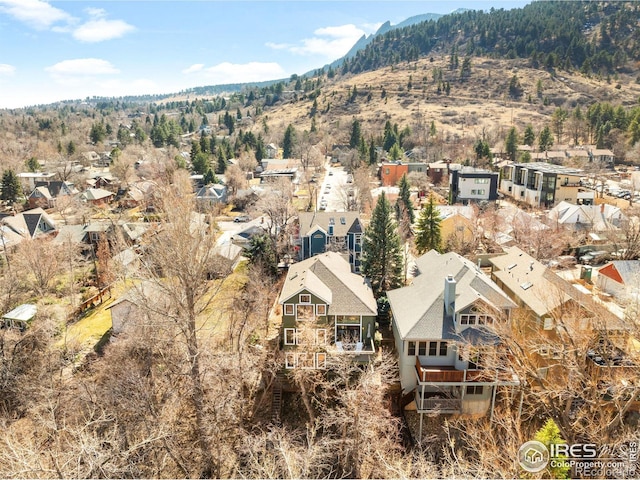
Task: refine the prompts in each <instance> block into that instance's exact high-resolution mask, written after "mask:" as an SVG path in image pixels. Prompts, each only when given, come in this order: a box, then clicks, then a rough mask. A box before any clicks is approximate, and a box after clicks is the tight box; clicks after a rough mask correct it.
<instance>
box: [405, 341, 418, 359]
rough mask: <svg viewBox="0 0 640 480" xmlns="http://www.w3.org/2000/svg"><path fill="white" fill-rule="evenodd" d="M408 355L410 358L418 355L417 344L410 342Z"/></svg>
mask: <svg viewBox="0 0 640 480" xmlns="http://www.w3.org/2000/svg"><path fill="white" fill-rule="evenodd" d="M407 354H408V355H409V356H410V357H414V356H415V354H416V342H409V343H408V344H407Z"/></svg>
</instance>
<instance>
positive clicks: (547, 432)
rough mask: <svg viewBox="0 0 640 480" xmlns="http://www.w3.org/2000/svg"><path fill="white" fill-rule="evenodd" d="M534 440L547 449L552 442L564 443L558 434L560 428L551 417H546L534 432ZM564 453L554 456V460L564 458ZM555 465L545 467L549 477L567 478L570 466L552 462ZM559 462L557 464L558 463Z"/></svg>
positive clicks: (554, 443)
mask: <svg viewBox="0 0 640 480" xmlns="http://www.w3.org/2000/svg"><path fill="white" fill-rule="evenodd" d="M534 440H537V441H539V442H540V443H543V444H544V446H545V447H547V449H548V448H549V447H550V446H551V445H552V444H553V445H558V444H563V443H566V442H565V441H564V439H563V438H562V436H561V435H560V429H559V428H558V425H556V422H554V421H553V419H552V418H550V419H548V420H547V421H546V423H545V424H544V425H543V426H542V428H541V429H540V430H538V431H537V432H536V434H535V437H534ZM566 458H567V457H566V455H558V456H556V457H554V459H555V460H560V461H562V460H566ZM554 463H555V464H556V465H555V466H549V467H547V472H548V474H549V476H550V477H551V478H569V475H570V473H571V467H569V466H566V467H565V466H562V462H554ZM558 464H559V465H558Z"/></svg>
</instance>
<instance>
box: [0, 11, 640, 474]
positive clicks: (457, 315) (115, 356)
mask: <svg viewBox="0 0 640 480" xmlns="http://www.w3.org/2000/svg"><path fill="white" fill-rule="evenodd" d="M125 3H128V2H125ZM0 4H2V2H0ZM33 5H37V6H39V7H42V8H54V6H53V4H52V3H48V2H45V1H44V0H35V3H34V4H33ZM269 6H271V5H269ZM280 6H284V5H280ZM262 7H264V6H261V7H260V8H262ZM12 8H13V7H12ZM15 8H18V6H16V7H15ZM34 8H35V7H34ZM56 8H57V7H56ZM163 8H164V7H163ZM286 8H299V6H295V7H294V5H293V4H292V5H289V4H287V5H286ZM340 8H344V7H343V6H341V5H336V9H340ZM397 8H399V9H400V10H402V9H403V8H404V6H400V4H398V6H397ZM637 10H638V9H637V7H635V6H634V5H632V4H629V3H628V2H601V3H598V4H596V3H591V2H586V3H585V2H533V3H532V4H531V5H527V6H526V7H525V8H522V9H514V10H504V9H502V8H500V9H499V10H496V9H494V8H492V9H491V10H487V11H483V10H460V11H457V12H454V13H451V14H446V15H445V14H443V15H440V16H438V17H434V18H429V19H426V20H425V19H424V18H421V19H419V20H417V19H416V18H413V19H409V20H407V23H406V24H404V25H400V26H397V25H392V24H391V23H390V22H387V24H381V25H382V26H381V27H379V29H380V30H379V31H378V32H377V33H372V34H371V36H370V37H369V36H367V35H366V34H365V35H362V39H361V40H360V41H358V44H356V46H357V48H356V47H355V46H354V53H353V55H346V56H345V57H343V58H341V59H340V61H338V63H333V64H327V65H325V67H322V68H319V69H318V70H316V71H309V72H308V73H307V74H291V75H290V76H289V77H288V75H284V74H283V75H282V78H283V79H282V80H273V81H266V82H254V83H235V82H234V81H232V79H231V78H230V79H229V81H228V82H227V83H225V84H224V88H223V87H222V86H220V85H213V86H208V87H204V86H202V87H194V88H185V89H183V90H181V91H178V92H174V93H173V94H171V95H169V94H167V95H160V94H157V95H156V94H151V93H149V94H144V95H139V96H135V95H133V96H122V97H100V96H95V97H91V96H88V97H86V98H84V99H78V100H65V101H60V102H56V103H52V104H46V105H45V104H42V105H33V106H26V107H24V108H16V109H9V108H7V109H0V166H1V167H2V168H1V170H2V178H1V179H0V425H1V426H2V428H0V477H7V478H45V477H46V478H48V477H57V478H99V477H100V478H357V479H359V478H498V477H500V478H636V477H637V472H638V471H640V470H638V469H636V462H637V458H636V457H637V455H636V453H634V452H636V450H637V442H638V437H637V435H638V433H637V432H638V429H639V428H640V376H639V374H640V322H639V320H638V319H639V318H640V297H639V296H640V109H639V108H638V107H637V102H638V98H640V82H639V81H638V78H640V76H638V73H637V65H640V63H638V61H637V60H638V56H639V55H638V53H637V48H636V43H637V39H636V36H635V33H634V32H636V30H637V28H638V25H637V23H638V22H637V13H638V12H637ZM403 11H404V10H403ZM11 12H13V10H11V9H9V7H7V8H6V9H5V8H3V7H1V6H0V17H2V18H3V19H4V17H5V16H11V15H12V13H11ZM85 13H86V14H87V15H93V17H92V18H94V20H93V21H96V22H107V23H105V25H106V24H108V22H111V21H112V20H110V19H108V18H107V14H106V11H102V10H101V9H100V8H96V9H90V11H87V12H85ZM194 14H197V12H194ZM12 18H13V17H12ZM25 18H26V17H25ZM29 18H30V17H29ZM60 18H62V17H60ZM64 18H67V17H64ZM73 18H75V17H73ZM68 19H69V26H68V28H71V25H72V24H73V22H77V21H79V20H77V19H75V20H74V19H72V17H71V16H69V17H68ZM443 19H444V20H443ZM558 19H561V22H560V23H562V24H564V25H566V31H565V30H564V29H562V28H560V27H559V26H558ZM541 22H543V23H541ZM354 25H355V24H354ZM525 26H526V28H525ZM543 27H545V28H543ZM158 28H160V27H158ZM336 28H337V27H336ZM358 28H359V27H358ZM58 30H59V31H58ZM529 30H535V31H536V32H538V33H537V34H536V35H537V36H536V35H533V34H530V33H528V32H529ZM159 31H160V30H159ZM162 31H164V30H162ZM215 31H216V30H215V25H214V24H212V25H211V31H210V32H214V33H215ZM321 31H322V30H321ZM333 31H334V30H330V32H333ZM509 32H519V33H517V34H513V35H512V34H510V33H509ZM542 32H546V33H544V34H543V33H542ZM56 33H57V34H59V35H64V34H66V33H65V30H64V28H63V27H62V26H59V28H58V27H56ZM249 33H253V32H249ZM76 34H77V35H81V32H80V34H78V33H77V32H76ZM245 34H246V32H245ZM238 35H240V34H238ZM318 35H320V34H318ZM543 36H544V38H542V37H543ZM538 37H539V38H538ZM74 38H75V37H74ZM83 38H84V37H83ZM194 38H195V37H194ZM212 38H213V37H210V36H209V37H207V41H206V42H204V43H202V45H203V46H202V48H205V45H207V44H210V43H211V42H212V41H213V43H215V44H218V43H220V42H219V39H217V38H213V40H212ZM525 40H526V41H525ZM86 41H87V42H89V40H86ZM229 42H230V43H229V44H228V45H226V44H224V42H223V44H221V45H222V46H221V45H218V47H219V49H220V50H225V49H227V48H228V49H229V50H233V45H232V44H231V43H232V42H231V40H230V41H229ZM363 44H366V45H364V46H363ZM565 44H567V45H572V46H571V48H569V47H568V46H567V45H565ZM198 45H199V44H198ZM198 48H200V46H198ZM272 48H273V49H280V50H283V51H284V50H286V49H287V48H290V47H286V48H285V46H284V44H279V43H272ZM96 55H98V53H96ZM185 55H186V53H185ZM170 57H171V55H169V56H168V57H167V58H170ZM7 61H8V60H7ZM7 65H8V64H7ZM100 65H101V64H100V63H99V62H98V63H96V64H95V65H94V67H95V68H97V69H98V70H99V69H100V68H103V69H104V72H106V73H104V75H116V72H115V70H117V69H116V68H115V66H114V67H113V68H107V67H106V66H102V67H101V66H100ZM114 65H115V64H114ZM175 65H178V63H176V64H175ZM230 65H231V64H230ZM3 68H4V69H3ZM119 68H124V67H119ZM180 68H182V67H180ZM225 68H226V67H225ZM252 68H255V69H259V65H258V64H255V65H253V67H252ZM214 70H215V68H214V67H212V66H205V64H194V65H193V66H191V67H184V68H183V75H196V74H199V73H200V72H208V73H209V74H211V73H212V72H213V71H214ZM8 71H9V69H8V68H6V66H3V64H0V84H1V83H2V82H3V81H4V80H5V77H6V76H8V73H7V72H8ZM277 71H278V70H277ZM12 72H13V71H12ZM226 75H230V74H228V73H226ZM287 77H288V78H287ZM105 78H107V77H105ZM212 78H213V77H212ZM584 446H587V449H586V450H584V449H583V447H584ZM592 446H597V447H598V449H600V450H598V452H600V453H602V452H604V453H602V455H605V453H606V455H609V456H608V457H606V458H607V459H609V460H610V461H611V462H614V461H615V462H617V460H618V458H622V457H624V462H623V461H622V460H620V462H621V463H615V465H614V466H612V469H611V470H610V471H607V472H604V473H603V472H596V473H594V474H593V475H592V474H590V473H585V472H586V471H585V470H584V469H585V468H587V467H589V468H595V467H594V464H595V462H596V461H600V458H599V457H598V458H595V457H588V458H586V457H585V458H582V457H581V456H580V455H582V454H583V453H585V452H587V451H589V452H590V451H591V450H590V448H591V447H592ZM594 448H595V447H594ZM578 450H580V452H578ZM576 452H578V453H576ZM569 454H571V455H569ZM603 458H605V457H603ZM580 462H583V463H580ZM584 462H586V463H584ZM638 468H640V467H638Z"/></svg>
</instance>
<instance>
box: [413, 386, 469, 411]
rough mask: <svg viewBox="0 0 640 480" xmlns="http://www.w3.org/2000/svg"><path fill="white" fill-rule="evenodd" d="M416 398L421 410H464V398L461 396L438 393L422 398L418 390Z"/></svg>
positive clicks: (418, 407) (417, 406)
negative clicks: (447, 396) (444, 395)
mask: <svg viewBox="0 0 640 480" xmlns="http://www.w3.org/2000/svg"><path fill="white" fill-rule="evenodd" d="M415 398H416V408H417V409H418V411H419V412H425V411H426V412H438V413H460V412H461V411H462V400H461V399H459V398H451V397H449V398H446V397H442V396H438V395H436V396H433V397H428V398H422V399H421V398H420V393H419V392H418V391H416V394H415Z"/></svg>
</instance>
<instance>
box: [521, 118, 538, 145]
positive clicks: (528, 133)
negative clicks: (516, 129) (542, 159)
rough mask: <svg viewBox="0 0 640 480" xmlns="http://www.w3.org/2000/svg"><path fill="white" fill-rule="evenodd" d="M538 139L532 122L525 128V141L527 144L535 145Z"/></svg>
mask: <svg viewBox="0 0 640 480" xmlns="http://www.w3.org/2000/svg"><path fill="white" fill-rule="evenodd" d="M535 140H536V134H535V132H534V131H533V126H531V124H529V125H527V127H526V128H525V129H524V137H523V142H524V144H525V145H529V146H530V147H531V146H533V142H534V141H535Z"/></svg>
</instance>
